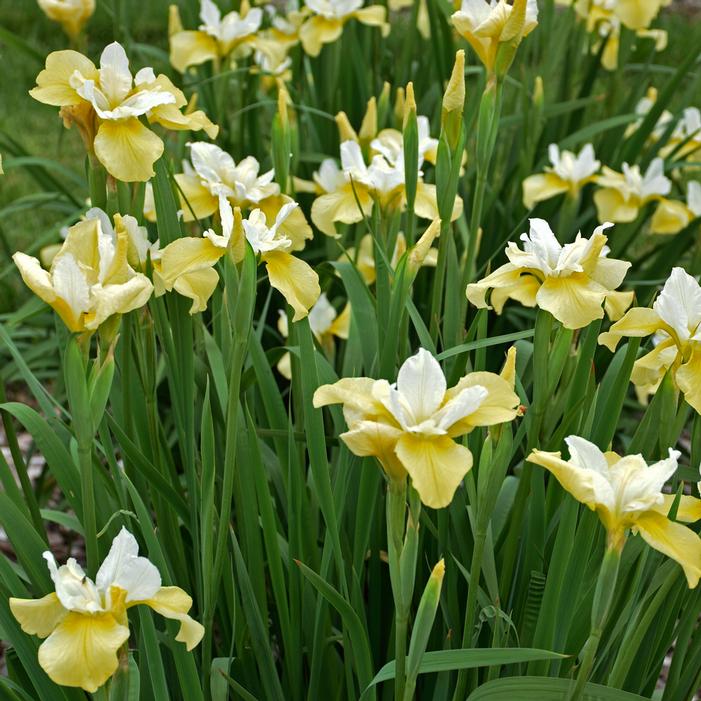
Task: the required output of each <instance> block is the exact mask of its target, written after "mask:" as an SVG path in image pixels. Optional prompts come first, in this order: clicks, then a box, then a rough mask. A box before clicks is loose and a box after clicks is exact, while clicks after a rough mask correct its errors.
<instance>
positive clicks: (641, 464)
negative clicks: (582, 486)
mask: <svg viewBox="0 0 701 701" xmlns="http://www.w3.org/2000/svg"><path fill="white" fill-rule="evenodd" d="M680 455H681V453H680V452H679V451H678V450H672V449H671V448H670V449H669V456H668V457H667V458H666V459H664V460H660V461H659V462H656V463H654V464H653V465H650V466H648V465H647V463H646V462H645V460H644V459H643V458H642V456H641V455H628V456H626V457H624V458H622V459H621V460H620V461H619V462H618V463H617V464H616V465H614V466H613V467H612V468H611V472H612V475H613V479H614V486H615V489H616V497H617V502H618V510H619V512H620V513H631V512H636V511H647V510H648V509H650V507H652V506H654V505H655V504H660V503H661V502H662V500H663V495H662V487H663V486H664V484H665V483H666V482H667V480H668V479H669V478H670V477H671V476H672V475H673V474H674V473H675V472H676V470H677V464H678V462H677V461H678V460H679V456H680Z"/></svg>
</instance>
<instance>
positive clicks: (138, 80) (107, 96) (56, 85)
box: [29, 42, 219, 182]
mask: <svg viewBox="0 0 701 701" xmlns="http://www.w3.org/2000/svg"><path fill="white" fill-rule="evenodd" d="M29 92H30V95H32V97H34V99H36V100H38V101H39V102H43V103H44V104H47V105H54V106H56V107H60V108H61V110H60V115H61V116H62V117H63V120H64V124H65V125H66V126H71V125H73V124H76V126H77V127H78V129H79V130H80V133H81V136H82V138H83V140H84V142H85V144H86V147H87V148H88V150H89V151H90V152H91V153H92V152H94V154H95V156H96V157H97V159H98V160H99V161H100V163H102V165H103V166H104V167H105V168H106V169H107V172H108V173H110V174H111V175H112V176H113V177H115V178H116V179H117V180H122V181H125V182H132V181H146V180H149V179H150V178H151V177H152V176H153V175H154V170H153V164H154V163H155V162H156V161H157V160H158V159H159V158H160V156H161V154H162V153H163V141H162V140H161V138H160V137H159V136H157V135H156V134H154V132H152V131H151V130H150V129H149V128H148V127H146V126H145V125H144V124H143V123H142V121H141V117H146V118H147V119H148V121H149V123H151V124H153V123H156V124H160V125H162V126H163V127H165V128H166V129H174V130H199V129H204V130H205V131H206V132H207V134H209V136H210V137H212V138H214V137H215V136H216V134H217V132H218V130H219V128H218V127H217V126H215V125H214V124H212V123H211V122H210V121H209V119H208V118H207V116H206V115H205V114H204V112H201V111H197V112H193V113H191V114H183V113H182V108H183V107H185V106H186V104H187V100H186V99H185V96H184V95H183V93H182V92H181V91H180V90H178V89H177V88H176V87H175V86H174V85H173V84H172V83H171V81H170V80H169V79H168V78H167V77H166V76H165V75H159V76H158V77H156V75H155V74H154V72H153V69H152V68H142V69H141V70H140V71H138V72H137V74H136V75H135V76H134V77H132V75H131V72H130V70H129V59H128V58H127V55H126V53H125V51H124V49H123V48H122V46H121V45H120V44H118V43H117V42H114V43H112V44H110V45H109V46H107V47H106V48H105V50H104V51H103V52H102V55H101V57H100V68H99V69H97V68H95V65H94V64H93V63H92V61H90V60H89V59H88V58H86V57H85V56H83V55H82V54H79V53H78V52H76V51H55V52H54V53H51V54H49V55H48V57H47V59H46V67H45V69H44V70H43V71H41V73H39V75H38V76H37V87H35V88H34V89H32V90H30V91H29Z"/></svg>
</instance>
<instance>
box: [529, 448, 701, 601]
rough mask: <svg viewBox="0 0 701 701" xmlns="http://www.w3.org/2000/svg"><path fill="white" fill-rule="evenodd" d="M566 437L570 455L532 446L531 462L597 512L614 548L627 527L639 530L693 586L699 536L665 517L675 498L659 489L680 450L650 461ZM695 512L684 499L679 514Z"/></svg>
mask: <svg viewBox="0 0 701 701" xmlns="http://www.w3.org/2000/svg"><path fill="white" fill-rule="evenodd" d="M565 442H566V443H567V447H568V449H569V453H570V459H569V460H567V461H566V460H563V459H562V457H561V455H560V453H548V452H544V451H541V450H534V451H533V452H532V453H531V455H530V457H529V458H528V460H529V462H532V463H535V464H536V465H541V466H542V467H544V468H546V469H547V470H549V471H550V472H551V473H552V474H553V475H554V476H555V478H556V479H557V481H558V482H559V483H560V484H561V485H562V487H563V488H564V489H565V490H566V491H568V492H569V493H570V494H571V495H572V496H573V497H574V498H575V499H576V500H577V501H580V502H582V503H583V504H586V505H587V506H588V507H589V508H590V509H592V511H596V513H597V515H598V517H599V518H600V519H601V522H602V523H603V525H604V527H605V528H606V531H607V534H608V539H609V544H610V545H611V546H612V547H615V548H617V549H618V550H620V549H622V548H623V545H624V544H625V540H626V537H627V532H628V531H632V532H633V533H634V534H635V533H639V534H640V535H641V536H642V537H643V539H644V540H645V541H646V542H647V544H648V545H650V547H652V548H654V549H655V550H658V551H659V552H661V553H662V554H664V555H666V556H667V557H671V558H672V559H673V560H676V561H677V562H678V563H679V564H680V565H681V566H682V568H683V570H684V574H685V575H686V579H687V582H688V584H689V587H692V588H693V587H695V586H696V585H697V584H698V582H699V577H701V539H700V538H699V536H698V535H697V534H696V533H694V531H692V530H691V529H690V528H687V527H686V526H683V525H681V524H680V523H675V522H674V521H671V520H670V519H669V518H667V513H668V512H669V509H670V506H671V501H672V500H673V497H672V498H670V497H669V496H666V495H664V494H663V493H662V487H663V486H664V484H665V483H666V482H667V480H668V479H669V478H670V477H671V476H672V475H673V474H674V473H675V472H676V470H677V460H678V458H679V456H680V453H679V451H677V450H672V449H671V448H670V449H669V456H668V457H667V458H666V459H664V460H660V461H659V462H656V463H654V464H652V465H648V464H647V463H646V462H645V460H644V459H643V457H642V455H626V456H624V457H621V456H620V455H617V454H616V453H613V452H607V453H602V452H601V450H599V448H598V447H597V446H596V445H594V444H593V443H590V442H589V441H587V440H585V439H584V438H580V437H578V436H570V437H569V438H566V439H565ZM689 499H693V498H692V497H687V500H689ZM693 501H694V502H696V501H698V500H695V499H693ZM697 511H698V508H695V507H693V506H691V507H689V505H688V504H687V502H685V503H684V504H683V505H682V506H681V508H680V509H679V511H678V513H677V518H678V519H680V520H687V518H688V519H689V520H696V519H697V518H698V516H699V514H698V513H696V512H697ZM692 512H693V513H692Z"/></svg>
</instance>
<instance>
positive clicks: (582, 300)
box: [536, 273, 606, 329]
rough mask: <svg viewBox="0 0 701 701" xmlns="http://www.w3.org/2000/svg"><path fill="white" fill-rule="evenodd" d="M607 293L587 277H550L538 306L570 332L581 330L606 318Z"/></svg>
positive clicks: (581, 275)
mask: <svg viewBox="0 0 701 701" xmlns="http://www.w3.org/2000/svg"><path fill="white" fill-rule="evenodd" d="M605 296H606V289H605V288H604V287H602V286H601V285H599V284H598V283H597V282H594V281H593V280H591V279H590V278H588V277H587V276H586V275H583V274H581V273H575V274H574V275H570V276H569V277H548V278H546V279H545V282H544V283H543V284H542V285H541V287H540V289H539V290H538V294H537V295H536V303H537V304H538V306H539V307H540V308H541V309H545V310H546V311H549V312H550V313H551V314H552V315H553V316H554V317H555V318H556V319H557V320H558V321H560V322H561V323H562V325H563V326H564V327H565V328H568V329H581V328H583V327H585V326H587V325H588V324H590V323H591V322H592V321H594V319H601V318H603V316H604V310H603V307H602V304H603V301H604V298H605Z"/></svg>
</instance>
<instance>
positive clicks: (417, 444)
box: [396, 433, 472, 509]
mask: <svg viewBox="0 0 701 701" xmlns="http://www.w3.org/2000/svg"><path fill="white" fill-rule="evenodd" d="M396 453H397V457H398V458H399V459H400V460H401V462H402V465H404V468H405V469H406V471H407V472H408V473H409V476H410V477H411V481H412V484H413V485H414V489H416V491H417V492H418V493H419V497H421V501H422V502H423V503H424V504H426V506H429V507H431V508H433V509H442V508H443V507H446V506H448V505H449V504H450V502H451V501H452V500H453V496H454V495H455V490H456V489H457V488H458V486H459V485H460V482H461V481H462V478H463V477H464V476H465V475H466V474H467V473H468V471H469V470H470V468H471V467H472V453H471V452H470V451H469V450H468V449H467V448H466V447H465V446H463V445H459V444H458V443H456V442H455V441H453V440H452V439H451V438H450V437H448V436H437V437H430V438H427V437H424V436H419V435H413V434H411V433H405V434H403V435H402V437H401V438H400V439H399V441H397V447H396Z"/></svg>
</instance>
